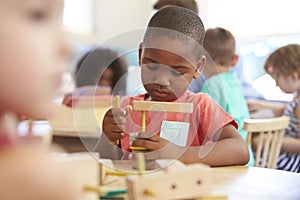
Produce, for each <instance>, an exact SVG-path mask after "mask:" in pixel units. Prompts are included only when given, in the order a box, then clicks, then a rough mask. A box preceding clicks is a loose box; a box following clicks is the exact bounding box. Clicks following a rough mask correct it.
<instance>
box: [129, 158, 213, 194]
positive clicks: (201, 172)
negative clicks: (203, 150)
mask: <svg viewBox="0 0 300 200" xmlns="http://www.w3.org/2000/svg"><path fill="white" fill-rule="evenodd" d="M126 185H127V192H128V197H129V199H131V200H138V199H144V200H154V199H189V198H191V199H192V198H199V197H200V196H202V195H206V194H209V193H210V190H211V175H210V168H209V167H206V166H203V165H200V164H192V165H187V166H186V167H176V169H175V168H174V170H172V169H171V168H170V169H168V170H162V171H158V172H155V173H147V174H144V175H142V176H127V179H126Z"/></svg>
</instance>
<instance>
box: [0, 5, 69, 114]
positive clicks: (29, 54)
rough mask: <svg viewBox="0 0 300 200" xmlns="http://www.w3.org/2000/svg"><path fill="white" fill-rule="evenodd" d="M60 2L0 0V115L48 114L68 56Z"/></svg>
mask: <svg viewBox="0 0 300 200" xmlns="http://www.w3.org/2000/svg"><path fill="white" fill-rule="evenodd" d="M62 5H63V1H62V0H26V1H19V0H1V3H0V27H1V32H0V71H1V73H0V74H1V75H0V92H1V98H0V113H1V112H3V111H4V110H7V109H9V110H13V111H14V112H17V113H19V114H24V115H27V116H28V117H45V116H46V115H48V114H49V110H51V108H52V106H51V105H52V101H53V99H54V98H55V97H56V96H57V91H58V89H59V87H60V84H61V82H62V74H63V72H64V65H65V64H66V63H65V61H66V59H67V58H68V57H69V56H70V46H69V44H68V43H67V42H66V41H65V39H64V36H63V33H62V31H61V29H60V22H59V18H60V17H61V11H62Z"/></svg>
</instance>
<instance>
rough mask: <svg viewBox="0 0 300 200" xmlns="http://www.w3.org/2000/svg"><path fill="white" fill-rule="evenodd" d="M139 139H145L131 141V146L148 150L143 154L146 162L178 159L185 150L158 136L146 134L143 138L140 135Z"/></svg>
mask: <svg viewBox="0 0 300 200" xmlns="http://www.w3.org/2000/svg"><path fill="white" fill-rule="evenodd" d="M139 138H145V139H137V140H134V141H132V146H137V147H144V148H147V149H148V150H149V152H147V153H145V158H146V159H147V160H156V159H179V158H180V156H181V155H182V153H183V152H184V149H185V147H180V146H178V145H176V144H174V143H171V142H169V141H168V140H165V139H163V138H161V137H160V136H158V135H152V136H149V134H148V137H145V135H144V134H143V135H141V134H140V135H139Z"/></svg>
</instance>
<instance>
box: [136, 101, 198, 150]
mask: <svg viewBox="0 0 300 200" xmlns="http://www.w3.org/2000/svg"><path fill="white" fill-rule="evenodd" d="M132 108H133V110H137V111H141V115H142V116H141V132H142V133H145V132H146V111H152V112H179V113H192V112H193V104H192V103H178V102H161V101H133V106H132ZM130 149H132V150H136V151H146V150H147V149H146V148H143V147H135V146H130Z"/></svg>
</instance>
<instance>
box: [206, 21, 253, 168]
mask: <svg viewBox="0 0 300 200" xmlns="http://www.w3.org/2000/svg"><path fill="white" fill-rule="evenodd" d="M203 47H204V49H205V50H206V51H207V53H208V55H209V56H210V57H211V59H212V60H211V61H212V62H208V64H207V67H208V68H214V69H217V70H216V71H215V72H216V73H215V74H211V76H210V77H208V78H207V80H206V82H205V83H204V85H203V87H202V89H201V92H204V93H206V94H208V95H209V96H211V97H212V98H213V99H214V100H215V101H216V102H217V103H218V104H219V105H220V106H221V107H222V108H223V109H224V110H225V111H226V112H227V113H228V114H230V116H232V117H233V119H234V120H235V121H236V122H237V123H238V125H239V128H238V131H239V133H240V134H241V135H242V137H243V138H244V140H245V141H246V138H247V132H246V131H244V130H243V123H244V120H245V119H249V118H250V114H249V111H248V107H247V103H246V100H245V98H244V95H243V89H242V84H241V83H240V80H239V79H238V77H237V76H236V74H235V72H234V71H230V68H231V67H233V66H235V65H236V63H237V61H238V55H237V54H236V51H235V38H234V36H233V35H232V33H231V32H230V31H228V30H226V29H224V28H220V27H218V28H214V29H208V30H206V32H205V39H204V45H203ZM211 71H212V70H211ZM249 151H250V158H251V159H250V163H249V165H252V164H253V153H252V150H251V149H249Z"/></svg>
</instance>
